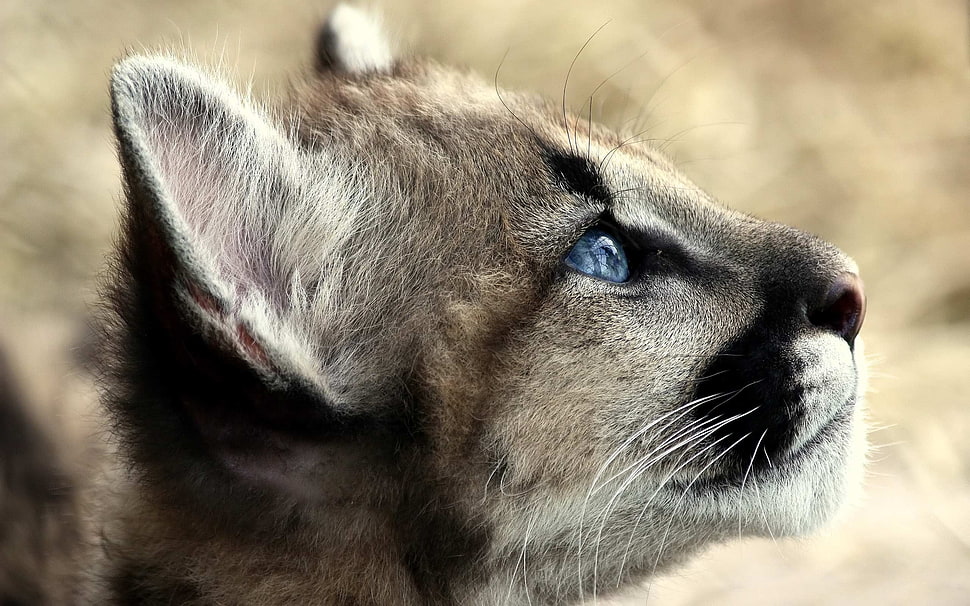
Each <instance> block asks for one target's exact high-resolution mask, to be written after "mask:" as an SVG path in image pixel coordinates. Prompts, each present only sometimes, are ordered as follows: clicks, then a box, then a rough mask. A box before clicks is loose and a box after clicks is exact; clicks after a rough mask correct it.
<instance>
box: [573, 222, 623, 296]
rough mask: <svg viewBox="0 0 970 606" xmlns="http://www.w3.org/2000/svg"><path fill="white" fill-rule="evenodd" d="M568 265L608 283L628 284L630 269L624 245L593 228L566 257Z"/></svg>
mask: <svg viewBox="0 0 970 606" xmlns="http://www.w3.org/2000/svg"><path fill="white" fill-rule="evenodd" d="M566 265H568V266H569V267H572V268H573V269H575V270H576V271H578V272H580V273H584V274H586V275H588V276H593V277H594V278H599V279H600V280H606V281H607V282H617V283H619V282H626V281H627V280H629V279H630V267H629V265H628V263H627V260H626V253H624V252H623V245H622V244H620V242H619V241H618V240H617V239H616V238H615V237H613V236H611V235H610V234H608V233H606V232H605V231H603V230H601V229H597V228H595V227H592V228H590V229H588V230H587V231H586V233H584V234H583V235H582V237H581V238H580V239H579V241H578V242H576V244H575V245H574V246H573V249H572V250H570V251H569V254H568V255H566Z"/></svg>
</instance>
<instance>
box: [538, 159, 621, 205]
mask: <svg viewBox="0 0 970 606" xmlns="http://www.w3.org/2000/svg"><path fill="white" fill-rule="evenodd" d="M540 148H541V150H542V159H543V161H545V163H546V167H548V169H549V172H551V173H552V175H553V178H555V179H556V182H557V183H558V184H559V185H560V186H561V187H563V188H564V189H566V190H568V191H569V192H571V193H573V194H575V195H577V196H580V197H582V198H586V199H588V200H594V201H596V202H600V203H602V204H604V205H606V206H609V205H610V204H611V203H612V199H611V196H610V190H609V189H607V187H606V184H605V183H604V182H603V177H602V176H601V175H600V172H599V170H598V169H597V168H596V165H595V164H593V162H592V160H590V159H589V158H583V157H581V156H577V155H574V154H569V153H566V152H563V151H560V150H558V149H553V148H551V147H549V146H547V145H544V144H540Z"/></svg>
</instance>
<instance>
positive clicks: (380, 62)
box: [316, 4, 394, 74]
mask: <svg viewBox="0 0 970 606" xmlns="http://www.w3.org/2000/svg"><path fill="white" fill-rule="evenodd" d="M316 66H317V69H318V70H319V71H321V72H324V71H329V70H334V71H339V72H345V73H349V74H366V73H387V72H389V71H390V70H391V68H392V67H393V66H394V57H393V54H392V53H391V47H390V44H388V42H387V39H386V36H385V34H384V32H383V30H382V29H381V26H380V23H379V22H378V20H377V19H376V18H375V17H373V16H372V15H369V14H367V13H365V12H363V11H362V10H360V9H358V8H355V7H352V6H349V5H347V4H338V5H337V6H336V8H334V9H333V11H332V12H331V13H330V16H329V17H328V18H327V20H326V21H325V22H324V24H323V26H322V27H321V28H320V32H319V34H318V35H317V48H316Z"/></svg>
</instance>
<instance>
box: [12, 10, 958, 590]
mask: <svg viewBox="0 0 970 606" xmlns="http://www.w3.org/2000/svg"><path fill="white" fill-rule="evenodd" d="M383 10H384V12H385V14H386V20H387V22H388V24H389V26H390V29H391V30H392V31H394V32H395V33H396V34H397V35H398V36H399V37H400V38H401V39H402V40H403V41H404V43H403V46H405V47H407V48H411V49H413V50H415V51H416V52H419V53H421V54H428V55H431V56H433V57H436V58H438V59H440V60H442V61H444V62H448V63H459V64H466V65H469V66H471V67H472V68H474V69H476V70H478V71H480V72H482V73H483V74H485V75H486V76H488V77H491V76H492V75H494V74H495V72H496V70H497V69H498V67H499V64H500V63H501V61H502V57H503V56H505V55H506V53H507V56H506V58H505V61H504V63H503V64H502V67H501V71H500V73H499V81H500V82H501V83H502V84H503V85H505V86H507V87H509V88H527V89H531V90H535V91H538V92H541V93H543V94H545V95H547V96H552V97H558V96H559V95H560V94H561V93H562V87H563V81H564V76H565V74H566V71H567V68H568V66H569V63H570V62H571V61H572V59H573V58H574V57H575V56H576V53H577V51H578V50H579V48H580V47H581V46H582V44H583V42H584V41H585V40H586V39H587V38H588V37H589V36H590V35H591V34H592V33H593V32H594V31H595V30H596V29H597V28H598V27H599V26H601V25H603V24H604V23H606V26H605V27H604V28H603V29H602V30H601V31H600V32H599V34H597V35H596V36H595V37H594V38H593V40H592V41H591V43H590V44H589V46H588V47H587V48H586V50H585V51H584V52H583V53H582V54H581V56H580V57H579V59H578V61H577V63H576V66H575V68H574V69H573V72H572V75H571V77H570V81H569V87H568V95H567V98H568V101H569V103H570V104H571V106H572V107H574V108H579V107H582V106H583V105H584V104H585V103H586V102H587V96H588V95H589V94H590V92H591V91H592V90H594V89H595V88H596V87H597V86H600V85H601V83H602V86H601V87H600V88H599V89H598V91H597V94H596V97H595V99H594V101H593V105H592V106H593V112H594V116H595V118H596V119H597V120H600V121H603V122H605V123H607V124H610V125H612V126H615V127H618V128H628V129H633V128H641V127H643V128H647V129H648V130H647V133H646V135H645V136H648V137H650V138H655V139H657V140H658V142H659V143H661V144H662V145H664V146H666V147H667V148H668V149H669V151H670V153H671V154H672V155H673V156H674V157H675V158H676V159H677V160H678V162H679V163H680V164H681V165H682V167H683V168H684V170H685V171H686V172H687V173H688V174H689V175H691V176H692V177H693V178H694V179H695V180H696V181H698V182H699V183H700V184H702V185H703V186H704V187H705V188H707V189H708V190H710V191H712V192H713V193H715V195H717V196H718V197H720V198H721V199H722V200H724V201H725V202H726V203H728V204H730V205H732V206H735V207H738V208H741V209H743V210H746V211H750V212H754V213H757V214H760V215H762V216H766V217H768V218H771V219H776V220H779V221H785V222H789V223H793V224H795V225H798V226H799V227H802V228H804V229H808V230H810V231H814V232H816V233H818V234H820V235H822V236H823V237H825V238H826V239H829V240H832V241H834V242H836V243H837V244H839V245H840V246H841V247H842V248H844V249H845V250H846V251H848V252H849V253H850V254H852V255H853V256H854V257H855V258H856V259H857V260H858V261H859V264H860V266H861V267H862V270H863V275H864V277H865V280H866V284H867V288H868V293H869V297H870V310H869V316H868V319H867V326H866V329H865V331H864V335H865V337H866V341H867V349H868V351H869V352H870V355H871V357H872V358H873V361H874V371H875V372H874V378H873V381H872V382H873V385H874V390H873V394H872V396H871V408H872V416H873V418H874V420H875V422H876V424H877V425H879V426H886V427H887V428H885V429H882V430H880V431H878V432H876V433H875V434H873V441H874V442H875V443H876V444H892V445H891V446H887V447H885V448H881V449H879V450H877V451H876V453H875V455H874V459H875V461H874V464H873V466H872V474H871V477H870V478H869V482H868V488H867V496H866V497H865V499H864V500H863V501H862V503H861V504H860V506H858V507H857V508H856V509H854V510H853V511H851V512H849V513H848V514H847V516H846V518H845V519H844V520H843V521H842V522H841V523H840V524H838V525H836V526H835V527H833V528H832V529H831V530H830V531H828V533H827V534H825V535H824V536H822V537H819V538H813V539H807V540H804V541H801V542H798V543H794V542H790V541H786V542H779V543H778V544H774V543H772V542H771V541H759V542H747V543H743V544H736V545H731V546H726V547H722V548H718V549H715V550H713V551H712V552H711V554H709V555H708V556H706V557H704V558H702V559H701V560H699V561H698V562H697V563H695V564H694V565H692V566H691V567H690V568H689V569H687V570H685V571H682V572H681V573H679V574H678V575H676V576H674V577H671V578H666V579H661V580H658V581H657V582H655V583H654V587H653V588H652V590H651V593H650V601H651V603H658V604H709V603H730V604H833V603H834V604H865V603H871V604H913V603H926V604H930V603H933V604H946V603H948V604H965V603H970V441H968V438H970V379H968V376H967V375H968V368H970V255H968V254H967V253H968V247H970V193H968V192H970V68H968V64H970V61H968V36H967V23H968V19H967V16H968V15H967V7H966V6H965V5H962V4H961V3H960V2H959V1H958V0H951V1H949V2H947V1H938V2H918V1H917V0H912V1H910V2H901V1H896V0H889V1H880V0H859V1H856V2H853V3H843V2H835V1H834V0H822V1H817V2H809V1H800V2H769V1H768V0H739V1H734V2H731V3H714V2H710V1H705V0H688V1H686V2H677V1H674V0H650V1H649V2H637V1H634V0H615V1H614V0H611V1H601V2H595V3H593V2H557V3H542V2H539V1H538V0H531V1H529V0H518V1H514V0H501V1H499V2H481V1H476V2H461V3H456V2H445V1H444V0H440V1H436V2H422V1H420V0H406V1H400V0H399V1H396V2H392V1H391V0H387V2H386V4H385V6H384V7H383ZM325 12H326V5H325V4H321V5H316V4H312V3H309V2H307V1H306V0H285V1H279V2H275V3H272V4H268V3H261V2H256V1H255V0H245V1H239V2H229V1H228V0H220V1H216V2H206V3H203V2H190V1H188V0H181V1H173V2H156V3H147V2H139V3H118V2H108V1H106V0H90V1H88V2H83V3H82V2H66V1H64V0H47V1H31V0H6V2H4V3H3V4H2V5H0V323H3V325H0V332H3V333H5V334H6V335H7V337H8V339H12V340H14V341H16V344H17V346H18V347H17V350H18V352H19V354H20V363H21V364H20V365H21V366H22V367H23V368H24V369H25V371H26V373H27V375H28V376H29V377H30V378H31V385H32V389H33V391H34V393H36V394H39V396H40V399H42V400H45V401H51V400H57V396H56V391H57V387H56V386H58V385H63V384H64V383H63V381H62V380H61V379H62V377H61V376H60V375H61V374H62V373H65V372H67V371H65V370H55V369H64V368H67V367H66V366H64V365H63V364H61V365H58V364H54V363H53V362H52V360H55V359H58V358H59V357H64V352H65V350H66V347H67V346H66V343H68V342H70V339H71V338H72V337H71V334H72V328H71V327H73V326H75V325H76V322H77V321H78V319H79V318H80V317H82V316H83V314H84V301H86V300H87V301H89V300H90V299H91V294H90V293H91V284H92V276H93V275H94V274H95V272H96V271H97V270H98V268H99V267H100V264H101V262H102V255H103V253H104V251H105V250H106V248H107V246H108V243H109V241H110V237H111V234H112V232H113V229H114V222H115V213H116V210H115V205H116V201H117V198H118V193H119V185H118V171H117V167H116V166H115V161H114V156H113V149H112V144H111V138H110V128H109V123H108V113H107V96H106V80H107V73H108V70H109V69H110V66H111V63H112V61H113V60H114V59H115V58H117V57H119V56H120V55H121V54H122V53H123V52H124V50H125V49H126V48H134V49H138V48H142V47H143V46H147V47H155V46H158V45H166V46H173V45H174V46H176V47H189V48H192V49H193V50H194V52H196V53H197V54H199V55H200V56H202V57H204V58H207V59H208V60H219V59H220V58H223V59H224V60H225V61H227V62H228V63H229V64H230V65H233V66H235V67H234V69H233V71H235V72H236V73H237V74H240V75H241V79H242V80H245V78H246V77H248V76H252V77H253V80H254V82H255V87H256V89H257V90H258V91H263V92H266V91H273V90H278V89H280V88H282V87H284V86H285V85H286V82H287V80H288V78H290V77H291V76H292V75H293V74H294V73H296V72H297V70H298V69H299V68H300V67H301V66H304V65H306V64H307V61H308V52H309V51H308V49H309V44H310V39H311V29H310V26H311V25H312V24H313V23H314V22H315V21H316V20H317V19H318V18H320V17H321V16H322V15H323V14H324V13H325ZM621 68H623V69H622V71H620V72H619V73H617V74H615V75H612V74H614V72H616V71H617V70H620V69H621ZM611 75H612V77H610V76H611ZM635 125H640V126H635ZM68 400H69V398H68ZM62 414H66V413H62ZM640 601H641V602H642V599H640ZM634 603H637V602H636V601H635V602H634Z"/></svg>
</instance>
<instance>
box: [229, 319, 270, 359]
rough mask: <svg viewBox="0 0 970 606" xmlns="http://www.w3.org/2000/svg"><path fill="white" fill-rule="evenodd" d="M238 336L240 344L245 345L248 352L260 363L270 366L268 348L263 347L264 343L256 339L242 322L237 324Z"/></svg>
mask: <svg viewBox="0 0 970 606" xmlns="http://www.w3.org/2000/svg"><path fill="white" fill-rule="evenodd" d="M236 337H237V338H238V340H239V344H240V345H242V346H243V348H244V349H245V350H246V353H248V354H249V356H250V357H251V358H252V359H254V360H256V361H257V362H258V363H259V364H260V365H262V366H265V367H269V366H270V362H269V356H268V355H266V350H265V349H263V347H262V345H260V344H259V342H258V341H257V340H256V338H255V337H254V336H253V335H252V333H250V332H249V329H247V328H246V327H245V326H243V325H242V324H241V323H239V324H236Z"/></svg>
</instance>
